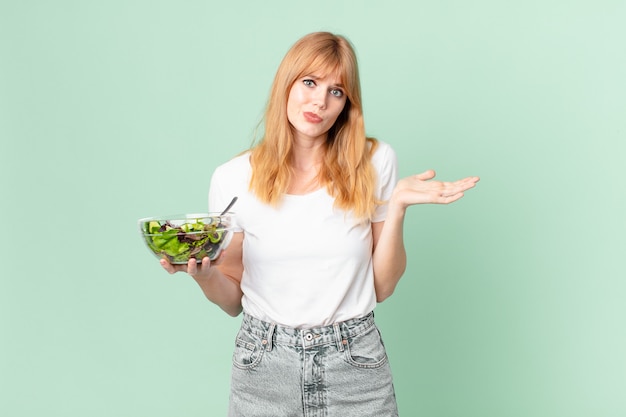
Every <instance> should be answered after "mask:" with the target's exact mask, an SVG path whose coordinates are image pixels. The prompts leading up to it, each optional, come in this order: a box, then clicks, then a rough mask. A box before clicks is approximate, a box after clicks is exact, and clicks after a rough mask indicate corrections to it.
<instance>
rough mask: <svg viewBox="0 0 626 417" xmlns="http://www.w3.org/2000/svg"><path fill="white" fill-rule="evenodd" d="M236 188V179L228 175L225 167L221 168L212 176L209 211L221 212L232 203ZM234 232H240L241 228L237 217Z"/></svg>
mask: <svg viewBox="0 0 626 417" xmlns="http://www.w3.org/2000/svg"><path fill="white" fill-rule="evenodd" d="M235 190H236V187H235V186H234V178H232V176H231V175H229V173H228V169H227V167H226V166H225V165H222V166H219V167H217V168H216V169H215V171H214V172H213V175H212V176H211V183H210V188H209V211H213V212H221V211H222V210H223V209H224V208H226V206H227V205H228V204H229V203H230V202H231V200H232V199H233V197H235V195H236V191H235ZM233 223H234V224H233V230H234V231H235V232H240V231H241V228H240V227H239V226H238V225H237V216H235V219H234V222H233Z"/></svg>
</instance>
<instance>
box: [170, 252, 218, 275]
mask: <svg viewBox="0 0 626 417" xmlns="http://www.w3.org/2000/svg"><path fill="white" fill-rule="evenodd" d="M222 253H224V252H222ZM221 257H222V255H221V254H220V257H219V258H218V259H217V260H216V261H215V262H211V260H210V259H209V257H208V256H205V257H204V258H202V261H201V263H198V261H197V260H196V259H195V258H191V259H189V262H187V264H182V265H174V264H171V263H170V262H169V261H168V260H167V259H161V260H160V261H159V262H160V263H161V266H162V267H163V269H165V270H166V271H167V272H169V273H170V274H175V273H177V272H186V273H187V274H189V275H191V277H193V278H194V279H202V278H208V277H209V273H210V272H211V267H212V266H213V265H215V264H217V263H219V259H221Z"/></svg>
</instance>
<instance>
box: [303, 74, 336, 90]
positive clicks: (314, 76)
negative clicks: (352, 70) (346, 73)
mask: <svg viewBox="0 0 626 417" xmlns="http://www.w3.org/2000/svg"><path fill="white" fill-rule="evenodd" d="M304 78H313V79H314V80H316V81H317V80H321V79H324V78H326V77H320V76H319V75H315V74H309V75H305V76H304ZM332 87H340V88H346V87H345V86H344V85H343V83H338V84H333V85H332Z"/></svg>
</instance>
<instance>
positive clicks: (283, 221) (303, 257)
mask: <svg viewBox="0 0 626 417" xmlns="http://www.w3.org/2000/svg"><path fill="white" fill-rule="evenodd" d="M372 163H373V165H374V167H375V169H376V172H377V173H378V184H377V198H378V199H379V200H381V201H387V200H389V198H390V197H391V192H392V191H393V188H394V186H395V184H396V179H397V161H396V154H395V152H394V151H393V149H392V148H391V147H390V146H389V145H388V144H386V143H384V142H380V141H379V144H378V148H377V149H376V150H375V152H374V155H373V156H372ZM250 175H251V166H250V154H249V153H245V154H242V155H240V156H237V157H235V158H234V159H232V160H230V161H228V162H227V163H225V164H223V165H221V166H219V167H218V168H217V169H216V170H215V172H214V173H213V177H212V179H211V189H210V192H209V208H210V210H213V211H219V210H220V208H221V207H226V205H227V204H228V203H229V202H230V200H231V199H232V198H233V197H234V196H237V197H238V200H237V203H236V204H235V206H234V207H233V209H232V211H233V212H234V213H235V218H236V227H235V231H238V232H240V231H242V232H243V233H244V239H243V265H244V272H243V276H242V279H241V289H242V291H243V298H242V305H243V309H244V311H245V312H246V313H248V314H250V315H251V316H253V317H256V318H258V319H260V320H264V321H268V322H272V323H276V324H280V325H284V326H289V327H295V328H310V327H316V326H325V325H329V324H333V323H336V322H341V321H345V320H348V319H351V318H355V317H360V316H363V315H365V314H367V313H369V312H370V311H372V310H373V309H374V307H375V306H376V294H375V291H374V273H373V269H372V228H371V223H369V222H367V223H364V224H363V223H361V224H360V223H359V222H358V221H357V220H356V219H355V218H354V217H353V216H352V213H351V212H345V211H342V210H339V209H336V208H334V207H333V203H334V199H333V197H331V196H330V195H329V194H328V192H327V191H326V188H325V187H323V188H321V189H318V190H317V191H313V192H311V193H309V194H305V195H285V196H284V197H283V200H282V202H281V204H280V205H279V206H278V207H272V206H270V205H267V204H265V203H262V202H260V201H259V200H258V199H257V198H256V196H255V195H254V194H253V193H252V192H251V191H250V190H249V184H250ZM386 214H387V205H386V204H385V205H381V206H379V207H378V208H377V210H376V214H375V216H374V218H373V219H372V221H373V222H380V221H383V220H384V219H385V216H386Z"/></svg>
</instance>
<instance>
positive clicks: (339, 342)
mask: <svg viewBox="0 0 626 417" xmlns="http://www.w3.org/2000/svg"><path fill="white" fill-rule="evenodd" d="M333 327H334V328H335V340H336V342H337V349H339V352H343V340H342V338H341V331H340V330H339V323H335V324H333Z"/></svg>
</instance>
